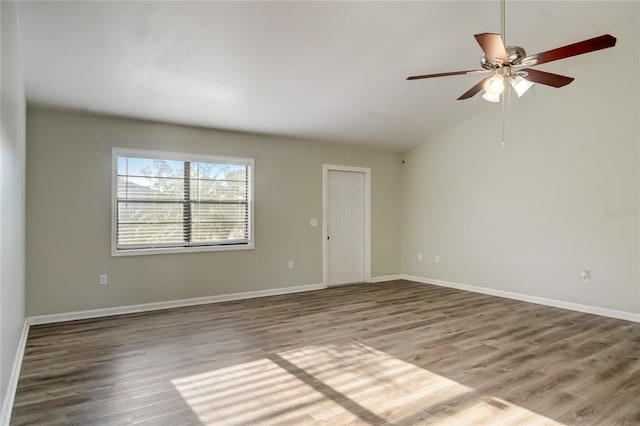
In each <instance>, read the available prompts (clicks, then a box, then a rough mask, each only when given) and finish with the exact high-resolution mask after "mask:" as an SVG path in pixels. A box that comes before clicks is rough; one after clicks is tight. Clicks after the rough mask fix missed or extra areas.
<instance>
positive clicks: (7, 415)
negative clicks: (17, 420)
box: [0, 320, 29, 426]
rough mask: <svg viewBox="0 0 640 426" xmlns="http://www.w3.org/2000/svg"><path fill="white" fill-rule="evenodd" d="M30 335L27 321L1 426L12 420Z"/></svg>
mask: <svg viewBox="0 0 640 426" xmlns="http://www.w3.org/2000/svg"><path fill="white" fill-rule="evenodd" d="M28 335H29V322H28V321H26V320H25V322H24V325H23V326H22V334H21V335H20V340H19V341H18V348H17V349H16V356H15V358H14V359H13V367H12V368H11V375H10V376H9V384H8V385H7V391H6V393H5V395H4V400H3V401H2V411H1V412H0V425H1V426H9V421H10V420H11V411H13V401H14V399H15V397H16V390H17V388H18V379H19V378H20V369H21V368H22V358H23V357H24V351H25V348H26V346H27V336H28Z"/></svg>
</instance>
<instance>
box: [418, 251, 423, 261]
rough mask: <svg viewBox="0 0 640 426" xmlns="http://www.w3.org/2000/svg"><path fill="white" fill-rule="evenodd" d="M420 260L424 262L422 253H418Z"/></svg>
mask: <svg viewBox="0 0 640 426" xmlns="http://www.w3.org/2000/svg"><path fill="white" fill-rule="evenodd" d="M418 262H422V253H418Z"/></svg>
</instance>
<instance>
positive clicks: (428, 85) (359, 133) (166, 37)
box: [19, 1, 639, 151]
mask: <svg viewBox="0 0 640 426" xmlns="http://www.w3.org/2000/svg"><path fill="white" fill-rule="evenodd" d="M616 5H617V4H616V3H615V2H604V1H603V2H577V1H574V2H557V1H553V2H551V1H549V2H544V1H534V2H525V1H507V3H506V40H507V44H516V45H519V46H522V47H524V48H525V49H526V50H527V53H530V54H532V53H537V52H540V51H544V50H548V49H551V48H555V47H559V46H562V45H566V44H569V43H573V42H576V41H580V40H584V39H587V38H591V37H595V36H598V35H601V34H606V33H610V34H612V35H614V36H616V37H617V38H618V45H619V46H620V45H624V44H625V43H629V42H633V43H635V46H637V43H638V40H628V38H629V37H630V35H633V36H634V37H636V38H637V29H634V28H637V25H638V21H639V17H635V18H633V17H631V18H629V17H628V16H625V12H624V10H628V7H627V8H622V7H617V6H616ZM618 6H620V5H618ZM636 10H637V7H636ZM634 19H635V20H634ZM19 20H20V28H21V42H22V48H23V55H24V67H25V80H26V88H27V98H28V101H29V102H31V103H32V104H36V105H42V106H51V107H61V108H68V109H73V110H82V111H90V112H98V113H107V114H115V115H121V116H128V117H134V118H142V119H151V120H161V121H167V122H173V123H180V124H189V125H198V126H205V127H213V128H221V129H230V130H239V131H249V132H258V133H268V134H280V135H288V136H295V137H304V138H314V139H323V140H330V141H338V142H348V143H361V144H369V145H372V146H376V147H381V148H385V149H389V150H396V151H401V150H404V149H406V148H408V147H410V146H413V145H415V144H418V143H420V142H422V141H423V140H425V139H426V138H428V137H429V136H430V135H432V134H434V133H435V132H437V131H439V130H441V129H442V128H444V127H446V126H449V125H452V124H453V123H456V122H459V121H461V120H464V119H465V118H467V117H469V116H471V115H473V114H477V113H479V112H482V111H484V110H486V109H488V108H499V106H497V105H494V104H489V103H487V102H485V101H483V100H482V99H481V98H480V96H476V97H475V98H473V99H470V100H467V101H456V98H457V97H458V96H459V95H461V94H462V93H463V92H465V91H466V90H467V89H469V88H470V87H471V86H473V85H474V84H475V83H476V82H477V81H479V79H480V78H481V77H479V76H477V75H463V76H455V77H446V78H440V79H431V80H420V81H413V82H408V81H405V77H407V76H409V75H412V74H424V73H432V72H433V73H435V72H442V71H455V70H465V69H472V68H477V67H478V65H479V60H480V56H481V50H480V48H479V47H478V45H477V44H476V42H475V40H474V38H473V35H474V34H476V33H482V32H500V4H499V2H498V1H469V2H463V1H424V2H400V1H389V2H284V1H283V2H151V1H147V2H133V1H132V2H117V1H116V2H93V1H88V2H55V1H54V2H22V3H20V4H19ZM634 25H635V27H634ZM616 49H617V47H616V48H613V49H609V50H606V51H600V52H595V53H591V54H589V55H584V56H580V57H575V58H569V59H566V60H563V61H558V62H553V63H550V64H545V65H543V66H541V67H540V69H542V70H547V71H551V72H556V73H559V74H565V75H570V76H572V77H575V78H576V81H574V82H573V83H572V85H580V74H581V69H582V68H583V67H599V68H600V69H601V70H602V72H603V73H607V74H609V76H608V77H611V78H613V77H614V75H613V74H614V73H615V72H616V66H615V64H619V63H621V61H623V60H624V59H625V58H623V57H622V55H623V53H622V52H623V51H624V50H620V51H617V50H616ZM635 60H636V62H637V61H638V59H637V58H636V59H635ZM632 78H638V76H632ZM548 90H563V89H552V88H548V87H537V88H536V90H534V91H532V93H528V94H527V96H537V97H544V96H545V92H546V91H548ZM581 90H591V88H589V87H583V88H582V89H581ZM516 101H517V100H516Z"/></svg>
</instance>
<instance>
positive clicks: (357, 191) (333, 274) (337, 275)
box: [327, 170, 365, 285]
mask: <svg viewBox="0 0 640 426" xmlns="http://www.w3.org/2000/svg"><path fill="white" fill-rule="evenodd" d="M364 183H365V174H364V173H360V172H347V171H338V170H329V172H328V176H327V190H328V192H327V203H328V205H327V262H328V264H327V272H328V277H327V278H328V282H327V284H328V285H337V284H347V283H359V282H364V280H365V273H364V272H365V267H364V264H365V249H364V248H365V245H364V227H365V224H364V222H365V221H364V213H365V209H364V191H365V188H364Z"/></svg>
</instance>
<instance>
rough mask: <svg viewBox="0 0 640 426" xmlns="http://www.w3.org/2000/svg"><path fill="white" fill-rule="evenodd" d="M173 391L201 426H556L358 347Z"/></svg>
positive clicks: (303, 355)
mask: <svg viewBox="0 0 640 426" xmlns="http://www.w3.org/2000/svg"><path fill="white" fill-rule="evenodd" d="M172 383H173V385H174V386H175V388H176V389H177V390H178V392H179V393H180V394H181V396H182V398H184V400H185V401H186V402H187V404H188V405H189V406H190V407H191V409H192V410H193V412H194V413H195V414H196V415H197V416H198V418H199V419H200V421H201V422H202V423H203V424H205V425H210V424H211V425H213V424H216V425H246V424H282V423H288V424H346V423H350V424H384V423H388V422H392V423H394V424H396V425H401V424H406V425H414V424H447V425H448V424H451V425H454V424H455V425H460V424H474V425H481V424H486V425H489V424H490V425H495V424H508V425H511V424H527V425H559V424H560V423H557V422H555V421H553V420H552V419H549V418H546V417H544V416H542V415H540V414H537V413H534V412H532V411H529V410H527V409H525V408H522V407H519V406H517V405H514V404H511V403H509V402H507V401H504V400H502V399H499V398H496V397H493V396H491V395H486V394H480V393H478V392H476V391H475V390H474V389H472V388H469V387H467V386H464V385H462V384H460V383H457V382H455V381H453V380H450V379H447V378H446V377H443V376H440V375H438V374H435V373H432V372H430V371H428V370H425V369H422V368H419V367H417V366H415V365H413V364H411V363H408V362H404V361H402V360H400V359H397V358H394V357H392V356H390V355H389V354H386V353H384V352H381V351H378V350H376V349H374V348H371V347H369V346H367V345H364V344H362V343H357V342H344V343H332V344H326V345H317V346H307V347H303V348H299V349H294V350H289V351H284V352H279V353H276V354H273V355H269V356H267V357H265V358H262V359H258V360H255V361H250V362H244V363H240V364H236V365H233V366H229V367H224V368H219V369H216V370H212V371H208V372H205V373H202V374H197V375H192V376H188V377H182V378H177V379H174V380H172Z"/></svg>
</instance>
